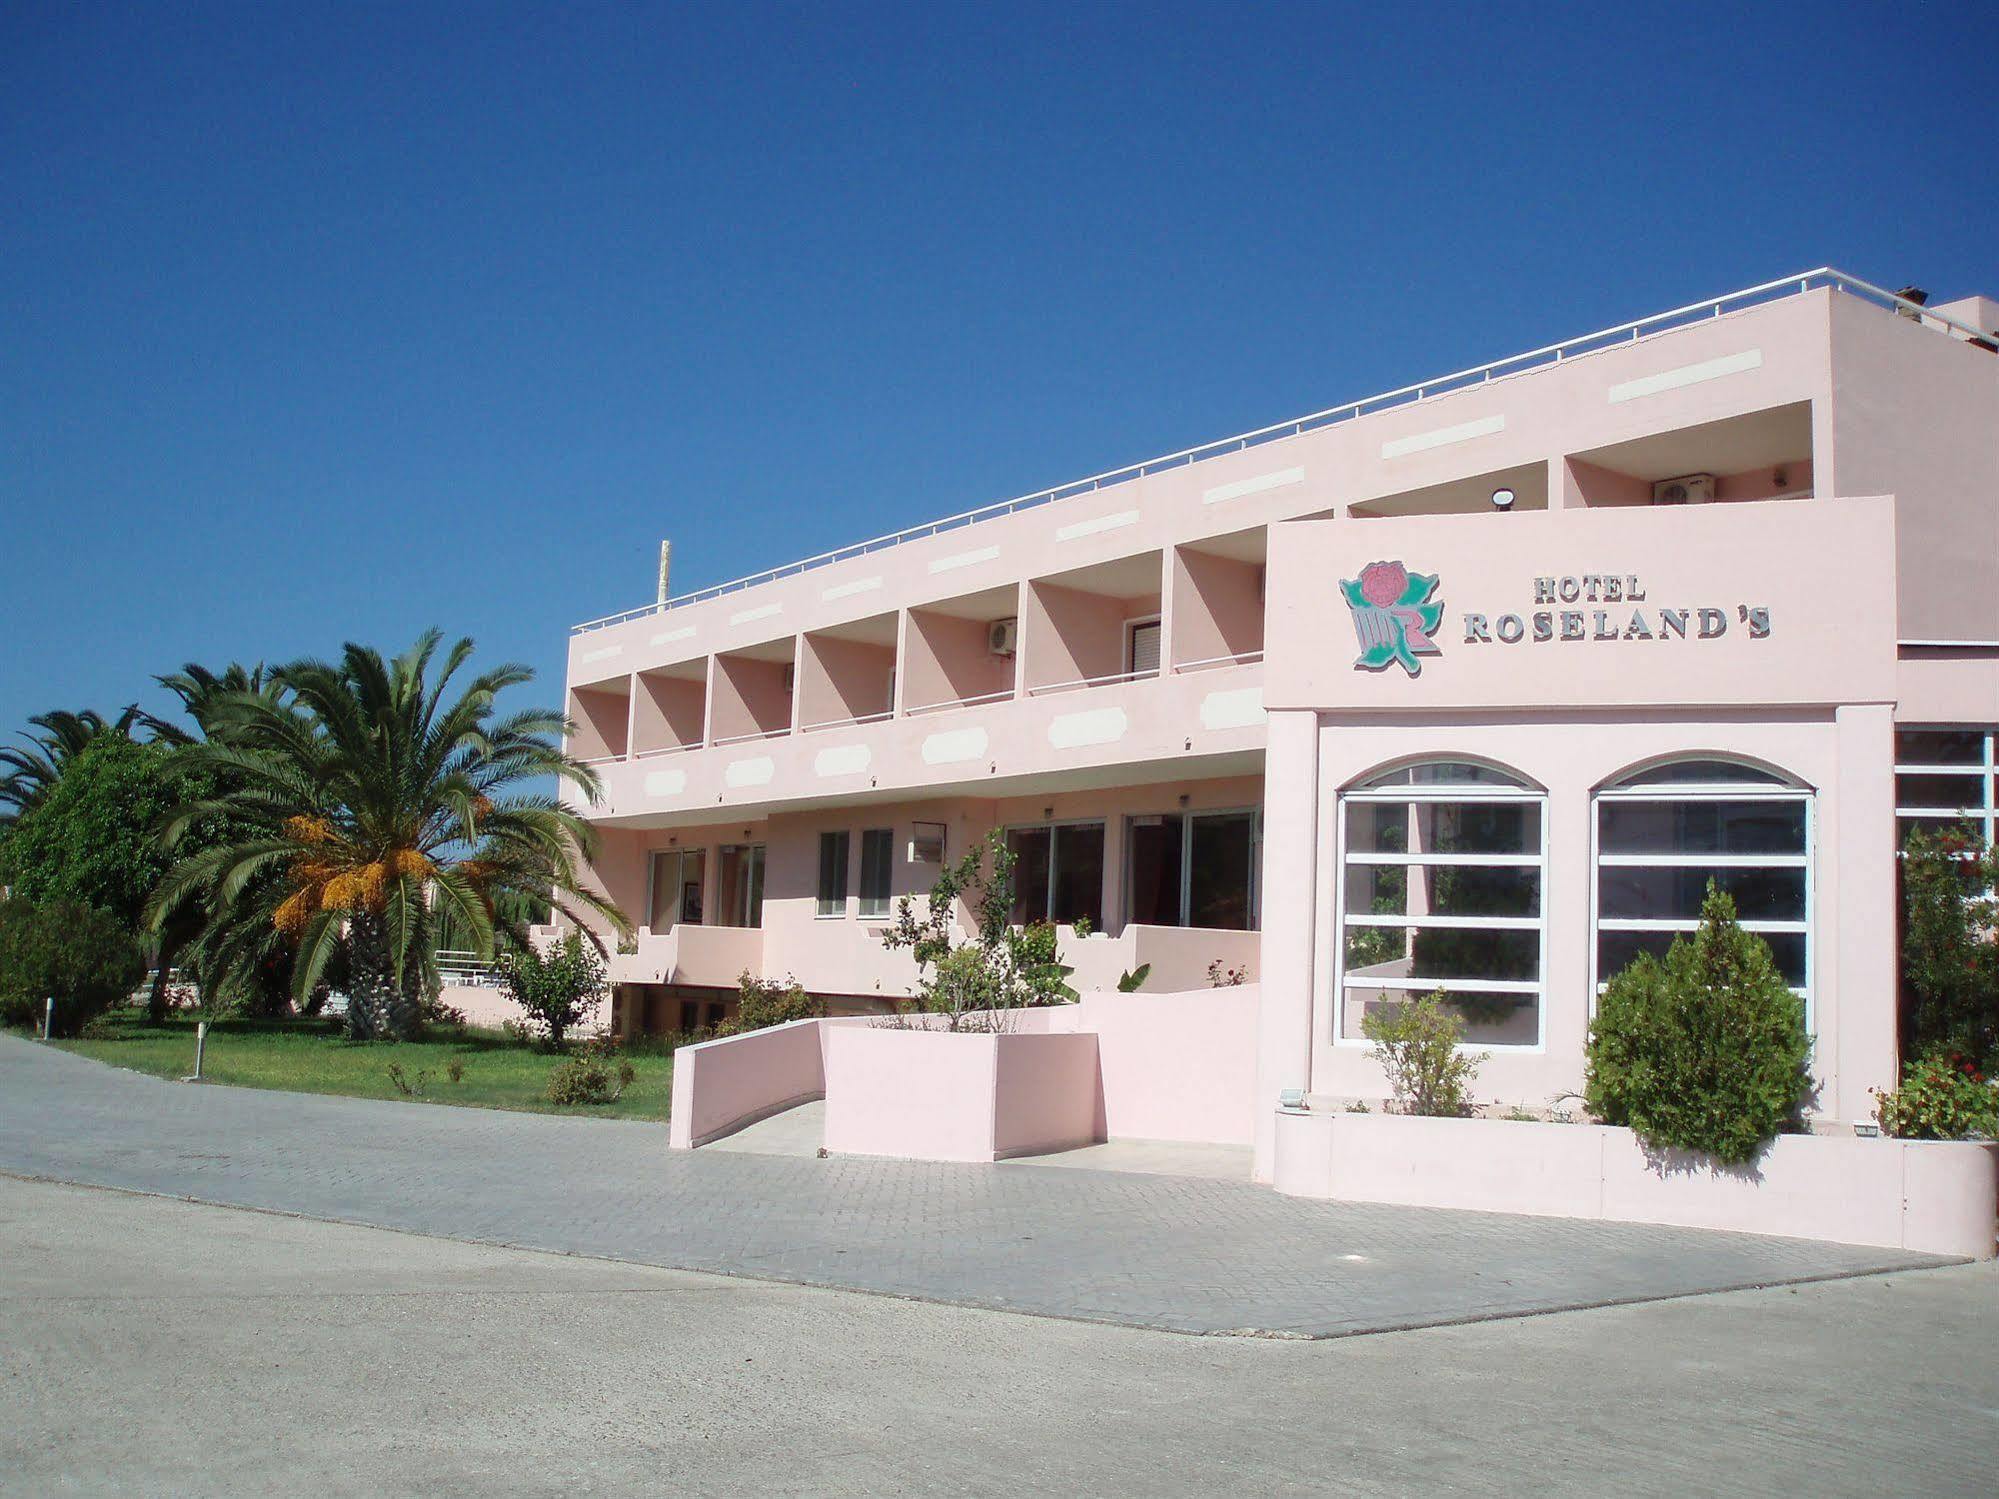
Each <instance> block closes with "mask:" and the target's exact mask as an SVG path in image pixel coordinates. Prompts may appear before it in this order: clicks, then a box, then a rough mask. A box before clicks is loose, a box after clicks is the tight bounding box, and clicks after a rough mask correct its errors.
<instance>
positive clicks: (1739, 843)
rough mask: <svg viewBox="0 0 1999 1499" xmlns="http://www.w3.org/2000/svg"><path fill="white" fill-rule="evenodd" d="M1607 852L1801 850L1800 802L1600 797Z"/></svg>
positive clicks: (1802, 812) (1802, 810)
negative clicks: (1629, 799) (1677, 800)
mask: <svg viewBox="0 0 1999 1499" xmlns="http://www.w3.org/2000/svg"><path fill="white" fill-rule="evenodd" d="M1597 806H1598V815H1599V830H1600V832H1599V840H1598V841H1599V845H1600V847H1601V849H1602V851H1603V852H1604V853H1607V854H1801V853H1803V852H1804V851H1805V802H1804V799H1803V798H1799V799H1797V800H1794V801H1761V802H1738V801H1712V802H1709V801H1684V802H1648V801H1631V802H1627V801H1614V800H1612V801H1602V802H1599V803H1598V804H1597Z"/></svg>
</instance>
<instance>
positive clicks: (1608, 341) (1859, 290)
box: [570, 266, 1994, 635]
mask: <svg viewBox="0 0 1999 1499" xmlns="http://www.w3.org/2000/svg"><path fill="white" fill-rule="evenodd" d="M1819 288H1830V289H1831V290H1833V291H1842V292H1850V293H1852V294H1853V295H1855V296H1859V297H1862V298H1864V299H1865V300H1867V301H1869V302H1873V303H1875V304H1877V305H1879V306H1882V307H1887V308H1890V309H1892V310H1894V311H1897V312H1900V313H1902V314H1904V315H1905V316H1908V317H1910V318H1914V319H1916V320H1918V321H1921V322H1925V323H1929V324H1931V325H1933V326H1936V327H1938V328H1941V329H1947V330H1949V331H1950V332H1953V333H1955V334H1957V335H1959V336H1960V337H1963V338H1968V339H1977V340H1979V341H1981V342H1986V343H1989V342H1991V341H1992V340H1993V338H1994V330H1991V329H1979V328H1974V327H1972V326H1971V325H1970V324H1968V323H1964V322H1960V321H1959V320H1958V319H1956V318H1951V317H1945V316H1944V315H1943V314H1942V313H1939V312H1937V311H1936V310H1935V309H1933V308H1929V307H1924V306H1923V305H1921V304H1920V303H1917V302H1912V301H1910V300H1908V299H1907V298H1906V297H1903V296H1900V295H1898V294H1897V293H1895V292H1891V291H1885V290H1883V289H1882V288H1881V287H1878V286H1875V285H1873V284H1872V283H1871V282H1867V281H1862V280H1860V279H1859V278H1857V277H1854V276H1849V275H1847V274H1846V272H1844V271H1839V270H1835V269H1833V268H1832V267H1831V266H1820V267H1819V268H1818V269H1817V270H1813V271H1800V272H1799V273H1798V274H1796V275H1793V276H1785V277H1782V278H1780V279H1778V280H1776V281H1765V282H1763V283H1762V284H1761V285H1760V286H1749V287H1744V288H1743V289H1742V290H1741V291H1732V292H1728V293H1726V294H1725V295H1723V296H1719V297H1711V298H1709V299H1708V300H1706V301H1703V302H1689V303H1688V304H1687V305H1686V306H1684V307H1675V308H1673V309H1672V310H1670V311H1668V312H1655V313H1653V314H1651V315H1650V316H1649V317H1642V318H1639V319H1637V320H1635V321H1633V322H1629V323H1619V324H1618V325H1617V326H1616V327H1614V328H1602V329H1599V330H1598V331H1596V332H1595V333H1585V334H1583V335H1581V336H1580V337H1577V338H1570V339H1565V340H1563V341H1562V342H1561V343H1554V344H1545V345H1543V346H1542V347H1541V348H1538V349H1530V350H1528V351H1527V352H1526V353H1524V354H1514V355H1511V356H1509V357H1508V358H1505V359H1496V360H1494V361H1493V362H1492V363H1490V364H1481V365H1476V366H1474V367H1473V368H1471V369H1463V370H1457V371H1454V372H1453V373H1451V374H1448V375H1437V376H1434V377H1433V378H1431V379H1428V380H1422V381H1418V382H1417V383H1416V384H1414V385H1404V386H1401V387H1400V388H1398V389H1396V390H1387V391H1383V392H1381V393H1380V394H1379V395H1372V396H1364V397H1362V398H1361V399H1360V400H1358V401H1348V402H1346V403H1345V404H1343V405H1339V406H1328V407H1327V408H1326V409H1325V410H1323V411H1315V412H1312V413H1311V414H1310V415H1308V416H1300V417H1293V418H1292V419H1291V420H1289V421H1282V422H1274V423H1272V424H1271V425H1270V426H1267V427H1258V428H1256V429H1255V430H1254V431H1252V432H1239V433H1237V434H1236V435H1235V436H1233V437H1222V438H1217V439H1216V440H1215V441H1213V442H1205V443H1202V444H1200V445H1199V446H1197V447H1191V448H1182V449H1180V450H1179V451H1178V452H1176V453H1163V454H1161V455H1160V456H1159V457H1157V458H1145V459H1141V460H1140V461H1139V462H1137V463H1127V464H1125V465H1124V466H1123V467H1122V468H1113V469H1106V470H1104V472H1102V473H1100V474H1092V475H1090V476H1089V477H1088V478H1086V479H1075V480H1072V481H1070V482H1069V483H1067V484H1057V485H1055V486H1054V487H1053V488H1050V489H1037V490H1035V491H1033V492H1032V493H1030V494H1024V495H1018V496H1016V497H1015V498H1013V499H1011V500H1001V501H998V502H996V503H994V504H991V505H983V506H981V507H980V508H978V509H977V510H965V511H961V512H959V513H958V514H957V515H947V516H945V517H944V518H943V519H942V520H934V521H927V522H925V523H924V524H922V525H918V526H911V527H909V528H908V529H906V530H902V531H895V532H891V533H890V534H888V535H886V536H876V537H873V538H871V539H869V540H867V541H857V542H854V543H852V544H851V545H849V546H844V547H839V548H836V549H835V550H833V551H830V552H821V553H819V554H818V555H817V556H815V557H805V558H801V559H800V560H799V561H797V562H787V563H785V564H784V565H783V566H781V567H773V568H770V569H768V570H766V571H764V572H760V573H749V574H747V575H745V576H743V577H740V578H732V579H730V580H729V581H728V582H726V583H716V584H714V585H713V586H711V587H708V588H702V589H698V590H696V591H695V592H693V593H686V594H682V595H680V596H679V597H678V598H670V599H668V600H666V601H665V602H664V603H659V604H647V605H645V606H644V607H642V608H638V609H627V610H625V611H624V612H623V613H622V614H607V615H605V616H604V617H603V618H602V619H592V620H586V621H585V622H584V623H582V624H580V625H573V626H571V627H570V634H572V635H577V634H582V633H583V632H585V631H588V630H601V629H605V628H607V627H608V626H611V625H621V624H624V623H626V622H627V621H629V620H634V619H644V618H646V617H647V616H649V615H654V614H663V613H665V612H667V611H669V610H673V609H679V608H683V607H685V606H686V605H688V604H699V603H702V602H704V601H706V600H708V599H714V598H720V597H721V596H722V595H724V594H728V593H739V592H741V591H742V590H743V589H746V588H756V587H758V586H760V585H762V584H764V583H775V582H777V581H778V580H779V579H781V578H789V577H794V576H796V575H797V574H799V573H804V572H810V571H812V570H813V569H814V568H819V567H827V566H830V565H831V564H833V563H835V562H846V561H848V560H850V559H852V558H855V557H865V556H867V555H868V554H869V553H871V552H879V551H882V550H884V549H885V548H888V547H894V546H901V545H902V544H903V543H904V542H910V541H922V540H925V539H926V538H928V537H932V536H936V535H939V534H941V533H943V532H945V531H952V530H956V529H958V528H959V527H962V526H972V525H977V524H978V523H979V522H980V521H987V520H997V519H998V518H999V517H1001V516H1003V515H1012V514H1014V513H1015V512H1016V511H1021V510H1032V509H1034V508H1035V507H1037V506H1040V505H1050V504H1054V503H1055V502H1056V501H1058V500H1067V499H1074V498H1076V497H1077V496H1079V495H1085V494H1093V493H1095V492H1096V491H1098V490H1100V489H1104V488H1107V487H1109V486H1111V485H1113V484H1122V483H1125V482H1126V481H1128V480H1131V479H1141V478H1144V477H1145V476H1146V475H1147V474H1151V473H1156V472H1158V471H1160V470H1162V469H1169V468H1179V467H1181V466H1182V465H1185V464H1193V463H1199V462H1202V461H1203V460H1204V459H1208V458H1219V457H1221V456H1222V455H1224V454H1226V453H1239V452H1241V451H1243V450H1244V449H1245V448H1250V447H1255V446H1257V445H1259V444H1262V443H1266V442H1276V441H1280V440H1282V439H1284V438H1287V437H1299V436H1302V435H1304V434H1305V433H1307V432H1313V431H1317V430H1318V429H1320V428H1322V427H1330V426H1335V425H1337V424H1338V423H1340V422H1347V421H1352V420H1354V418H1356V417H1360V416H1366V415H1369V414H1371V413H1373V412H1377V411H1386V410H1390V409H1392V408H1394V407H1397V406H1407V405H1413V404H1414V403H1416V402H1418V401H1424V400H1428V399H1430V398H1431V397H1434V396H1441V395H1448V394H1450V393H1451V392H1452V391H1457V390H1463V389H1465V388H1466V387H1468V386H1473V385H1482V384H1485V383H1487V382H1489V381H1492V380H1495V379H1505V378H1507V377H1508V376H1511V375H1519V374H1525V373H1527V372H1528V371H1530V370H1535V369H1540V368H1543V367H1545V366H1547V365H1551V364H1560V363H1561V362H1562V361H1564V360H1566V359H1573V358H1575V357H1577V356H1578V355H1582V354H1593V353H1596V352H1598V351H1599V350H1602V349H1608V348H1614V347H1616V346H1617V345H1618V344H1620V343H1636V342H1637V341H1638V340H1639V339H1641V338H1645V337H1647V336H1649V335H1651V334H1654V333H1665V332H1669V331H1671V330H1672V329H1674V328H1682V327H1685V326H1687V325H1688V324H1691V323H1697V322H1700V321H1701V320H1702V319H1704V318H1711V317H1720V316H1721V315H1722V314H1723V313H1725V312H1731V311H1740V310H1742V309H1743V308H1746V307H1753V306H1756V305H1758V304H1760V303H1764V302H1774V301H1777V300H1779V299H1781V298H1784V297H1791V296H1798V295H1802V294H1803V293H1805V292H1809V291H1814V290H1817V289H1819Z"/></svg>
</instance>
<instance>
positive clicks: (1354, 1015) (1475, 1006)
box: [1340, 989, 1541, 1046]
mask: <svg viewBox="0 0 1999 1499" xmlns="http://www.w3.org/2000/svg"><path fill="white" fill-rule="evenodd" d="M1432 992H1434V991H1432V990H1427V989H1348V990H1347V991H1346V993H1345V996H1344V1002H1343V1003H1342V1005H1341V1006H1340V1009H1341V1016H1340V1026H1341V1029H1340V1033H1341V1034H1342V1035H1343V1036H1346V1037H1348V1038H1349V1039H1351V1040H1356V1041H1357V1040H1360V1039H1361V1038H1362V1035H1363V1032H1362V1029H1361V1022H1362V1019H1363V1018H1364V1017H1365V1016H1367V1015H1370V1014H1377V1013H1392V1012H1393V1011H1394V1010H1396V1009H1397V1008H1399V1007H1400V1006H1402V1005H1404V1004H1406V1003H1408V1002H1410V1001H1411V1000H1416V999H1421V998H1423V997H1424V996H1425V995H1426V994H1429V993H1432ZM1444 1007H1445V1008H1446V1009H1447V1010H1449V1011H1450V1012H1451V1013H1453V1014H1455V1015H1456V1016H1457V1017H1458V1020H1459V1022H1460V1024H1462V1025H1463V1027H1464V1030H1463V1033H1462V1035H1461V1038H1460V1039H1461V1042H1462V1044H1464V1045H1466V1046H1532V1045H1533V1044H1534V1043H1535V1042H1536V1041H1537V1040H1539V1039H1540V1032H1541V998H1540V996H1539V995H1538V994H1467V993H1456V994H1454V993H1452V992H1450V991H1449V990H1445V991H1444Z"/></svg>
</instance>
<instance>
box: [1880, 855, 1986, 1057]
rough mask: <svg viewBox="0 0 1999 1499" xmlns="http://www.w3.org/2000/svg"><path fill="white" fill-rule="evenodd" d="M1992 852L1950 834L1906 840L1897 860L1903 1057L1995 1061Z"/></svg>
mask: <svg viewBox="0 0 1999 1499" xmlns="http://www.w3.org/2000/svg"><path fill="white" fill-rule="evenodd" d="M1995 886H1999V850H1993V849H1987V848H1981V847H1980V846H1979V843H1978V840H1977V839H1975V838H1974V837H1972V836H1971V835H1970V833H1969V832H1968V831H1964V830H1959V829H1955V828H1950V829H1945V830H1944V831H1942V832H1937V833H1931V832H1926V831H1924V830H1922V829H1920V828H1919V829H1917V830H1916V831H1915V832H1913V833H1911V834H1909V839H1908V842H1907V843H1906V844H1905V845H1904V846H1903V853H1902V976H1903V979H1904V980H1905V981H1906V983H1907V986H1908V998H1909V1007H1908V1013H1907V1014H1906V1015H1905V1016H1904V1017H1903V1021H1904V1027H1903V1029H1904V1040H1905V1042H1906V1043H1907V1045H1908V1048H1909V1050H1910V1051H1911V1052H1914V1053H1916V1054H1918V1055H1927V1054H1929V1053H1932V1052H1936V1051H1953V1052H1961V1053H1963V1054H1965V1055H1967V1056H1972V1057H1976V1058H1978V1059H1980V1060H1981V1061H1985V1062H1988V1063H1989V1062H1992V1061H1994V1060H1999V942H1995V941H1994V935H1993V933H1994V927H1995V926H1999V901H1994V899H1993V897H1992V892H1993V890H1994V888H1995Z"/></svg>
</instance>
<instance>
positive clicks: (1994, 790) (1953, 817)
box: [1895, 728, 1999, 848]
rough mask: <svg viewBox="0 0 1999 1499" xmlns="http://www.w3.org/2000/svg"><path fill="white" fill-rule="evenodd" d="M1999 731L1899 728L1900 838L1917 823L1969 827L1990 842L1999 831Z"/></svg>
mask: <svg viewBox="0 0 1999 1499" xmlns="http://www.w3.org/2000/svg"><path fill="white" fill-rule="evenodd" d="M1995 823H1999V731H1995V730H1992V729H1985V728H1970V729H1966V728H1958V729H1897V730H1896V731H1895V843H1896V846H1897V847H1900V845H1901V843H1902V842H1903V840H1904V839H1906V838H1907V837H1908V836H1909V834H1910V833H1912V832H1914V831H1915V830H1916V829H1917V828H1924V829H1927V830H1928V831H1930V832H1938V831H1941V830H1942V829H1944V828H1963V827H1967V826H1968V827H1969V828H1970V829H1971V830H1972V832H1973V833H1975V834H1976V835H1977V836H1978V837H1979V838H1980V839H1982V840H1983V841H1984V843H1985V845H1986V847H1988V848H1990V847H1991V846H1992V844H1993V841H1994V837H1995V834H1999V826H1995Z"/></svg>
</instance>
